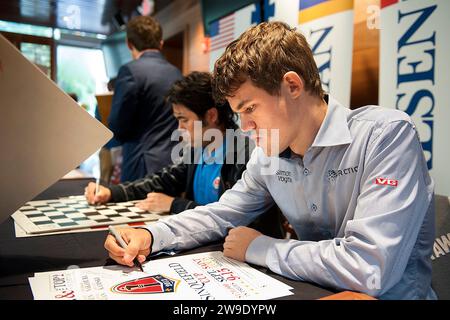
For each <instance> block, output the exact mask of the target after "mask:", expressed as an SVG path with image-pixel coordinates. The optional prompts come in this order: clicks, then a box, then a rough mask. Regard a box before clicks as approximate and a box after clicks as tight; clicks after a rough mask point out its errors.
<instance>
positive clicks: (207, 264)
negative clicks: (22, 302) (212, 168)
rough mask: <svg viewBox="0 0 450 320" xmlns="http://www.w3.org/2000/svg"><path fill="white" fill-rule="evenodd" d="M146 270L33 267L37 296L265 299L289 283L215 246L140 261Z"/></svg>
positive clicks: (281, 293) (275, 295)
mask: <svg viewBox="0 0 450 320" xmlns="http://www.w3.org/2000/svg"><path fill="white" fill-rule="evenodd" d="M143 268H144V271H145V272H140V271H137V269H132V268H128V267H124V266H118V265H115V266H107V267H94V268H82V269H70V270H61V271H52V272H43V273H36V274H35V277H34V278H30V279H29V281H30V286H31V289H32V291H33V296H34V299H36V300H74V299H77V300H99V299H108V300H236V299H243V300H267V299H273V298H278V297H283V296H288V295H291V294H292V292H291V291H290V290H291V289H292V287H290V286H288V285H286V284H284V283H282V282H280V281H278V280H275V279H273V278H271V277H269V276H267V275H265V274H264V273H262V272H260V271H258V270H256V269H254V268H252V267H250V266H249V265H247V264H246V263H243V262H239V261H236V260H233V259H229V258H226V257H224V256H223V253H222V252H220V251H214V252H205V253H199V254H192V255H186V256H179V257H173V258H166V259H161V260H155V261H148V262H147V263H145V264H143Z"/></svg>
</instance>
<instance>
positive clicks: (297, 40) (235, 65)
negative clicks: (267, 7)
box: [214, 22, 324, 101]
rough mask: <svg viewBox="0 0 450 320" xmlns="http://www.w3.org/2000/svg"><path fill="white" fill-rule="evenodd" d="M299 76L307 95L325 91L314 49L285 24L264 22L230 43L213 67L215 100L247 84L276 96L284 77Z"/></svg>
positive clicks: (221, 98)
mask: <svg viewBox="0 0 450 320" xmlns="http://www.w3.org/2000/svg"><path fill="white" fill-rule="evenodd" d="M288 71H294V72H297V73H298V75H299V76H300V77H301V78H302V79H303V81H304V83H305V89H306V91H308V92H310V93H312V94H313V95H315V96H318V97H321V98H322V97H323V95H324V91H323V89H322V84H321V81H320V76H319V71H318V69H317V65H316V63H315V61H314V57H313V54H312V51H311V48H310V47H309V45H308V42H307V41H306V39H305V37H304V36H303V35H302V34H301V33H299V32H297V31H296V30H295V29H292V28H290V27H289V26H288V25H287V24H285V23H283V22H263V23H261V24H259V25H257V26H254V27H252V28H250V29H248V30H247V31H246V32H244V33H243V34H242V35H241V36H240V37H239V38H238V39H237V40H234V41H233V42H231V43H230V44H229V45H228V47H227V48H226V50H225V53H224V54H223V55H222V56H221V57H220V58H219V59H218V60H217V61H216V63H215V66H214V97H215V98H216V99H217V100H218V101H223V100H224V99H225V98H226V97H230V96H233V93H234V92H235V91H236V90H237V89H239V87H240V86H241V85H242V84H243V83H244V82H245V81H247V80H251V81H252V82H253V84H254V85H255V86H257V87H258V88H261V89H264V90H265V91H267V92H268V93H270V94H272V95H275V94H279V92H280V85H281V82H282V80H283V76H284V75H285V74H286V72H288Z"/></svg>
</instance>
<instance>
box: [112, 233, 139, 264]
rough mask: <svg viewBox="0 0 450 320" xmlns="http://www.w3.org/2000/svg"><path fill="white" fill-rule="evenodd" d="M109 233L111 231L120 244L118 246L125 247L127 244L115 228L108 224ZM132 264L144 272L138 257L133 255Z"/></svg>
mask: <svg viewBox="0 0 450 320" xmlns="http://www.w3.org/2000/svg"><path fill="white" fill-rule="evenodd" d="M109 233H111V234H112V235H113V236H114V237H115V238H116V240H117V242H118V243H119V244H120V246H121V247H122V248H124V249H126V248H127V246H128V245H127V244H126V243H125V241H123V239H122V236H121V235H120V234H119V233H118V232H117V231H116V229H115V228H114V227H113V226H109ZM133 262H134V265H135V266H136V267H138V268H139V269H140V270H141V271H142V272H144V268H142V264H141V263H140V262H139V260H138V258H137V257H135V258H134V259H133Z"/></svg>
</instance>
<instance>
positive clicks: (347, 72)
mask: <svg viewBox="0 0 450 320" xmlns="http://www.w3.org/2000/svg"><path fill="white" fill-rule="evenodd" d="M298 21H299V29H300V31H301V32H302V33H303V35H304V36H305V37H306V39H307V41H308V43H309V44H310V46H311V49H312V51H313V55H314V59H315V60H316V63H317V67H318V68H319V72H320V78H321V80H322V86H323V89H324V90H325V92H327V93H329V94H331V95H332V96H333V97H334V98H335V99H337V100H338V101H339V102H341V103H342V104H343V105H345V106H347V107H348V106H350V93H351V81H352V54H353V1H348V0H335V1H328V0H309V1H306V0H300V5H299V17H298Z"/></svg>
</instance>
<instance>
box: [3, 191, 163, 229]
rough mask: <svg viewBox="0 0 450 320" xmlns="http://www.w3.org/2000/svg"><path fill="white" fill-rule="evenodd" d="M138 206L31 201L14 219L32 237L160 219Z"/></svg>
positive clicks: (72, 199) (81, 200) (74, 200)
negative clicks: (38, 234) (34, 235)
mask: <svg viewBox="0 0 450 320" xmlns="http://www.w3.org/2000/svg"><path fill="white" fill-rule="evenodd" d="M135 203H136V201H130V202H121V203H108V204H106V205H100V206H91V205H89V204H88V203H87V202H86V199H85V197H84V196H77V197H69V198H63V199H58V200H43V201H30V202H27V203H26V204H25V205H24V206H23V207H21V208H20V209H19V210H18V211H16V212H15V213H14V214H13V215H12V218H13V219H14V220H15V221H16V223H18V224H19V225H20V227H22V229H24V230H25V231H26V232H27V233H31V234H37V233H45V232H55V231H62V230H72V229H81V228H88V227H96V226H105V225H111V224H125V223H132V222H140V221H152V220H158V219H159V215H157V214H154V213H150V212H147V211H144V210H141V209H139V208H136V207H135Z"/></svg>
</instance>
